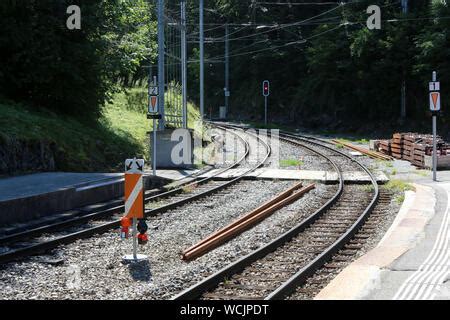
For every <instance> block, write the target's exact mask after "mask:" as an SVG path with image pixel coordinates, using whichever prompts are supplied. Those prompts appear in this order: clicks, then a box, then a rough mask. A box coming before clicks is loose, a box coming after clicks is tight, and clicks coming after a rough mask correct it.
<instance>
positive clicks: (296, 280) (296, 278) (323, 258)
mask: <svg viewBox="0 0 450 320" xmlns="http://www.w3.org/2000/svg"><path fill="white" fill-rule="evenodd" d="M282 134H283V135H285V136H290V135H289V134H287V133H282ZM297 139H300V140H302V141H307V140H306V139H304V138H297ZM321 147H324V148H327V149H330V150H333V151H335V152H337V153H339V154H341V155H343V156H344V157H346V158H348V159H350V160H351V161H354V162H355V163H356V164H357V165H358V166H359V167H360V168H362V169H363V170H364V171H365V172H366V173H367V174H368V175H369V177H370V180H371V183H372V185H373V187H374V195H373V197H372V200H371V202H370V203H369V205H368V206H367V207H366V209H365V210H364V212H363V213H362V214H361V215H360V216H359V218H358V219H357V220H356V221H355V222H354V223H353V225H352V226H350V227H349V228H348V229H347V231H346V232H345V233H344V234H343V235H342V236H341V237H339V238H338V239H337V240H336V241H335V242H333V244H331V245H330V246H329V247H328V248H326V249H325V250H324V251H323V252H322V253H321V254H319V255H318V256H317V257H316V258H314V259H313V260H312V261H311V262H309V263H308V264H307V265H306V266H304V267H303V268H302V269H300V270H299V271H298V272H297V273H296V274H294V275H293V276H292V277H291V278H289V279H288V280H287V281H286V282H285V283H283V284H282V285H281V286H279V287H278V288H277V289H276V290H274V291H273V292H272V293H271V294H270V295H268V296H267V297H266V298H265V300H275V299H282V298H284V297H285V296H287V295H288V294H289V293H291V292H292V291H293V290H294V289H295V288H296V287H297V286H299V285H300V284H302V283H304V282H305V281H306V279H307V278H308V277H309V276H311V275H312V274H313V273H314V272H315V271H316V270H317V269H319V268H320V267H322V266H323V265H324V264H325V263H326V262H327V261H328V260H329V259H331V257H332V256H333V255H334V254H335V253H337V252H338V251H339V250H340V249H342V248H343V247H344V245H345V244H346V243H347V242H348V241H349V240H350V239H351V238H353V237H354V235H355V234H356V233H357V232H358V231H359V229H361V227H362V226H363V225H364V223H365V221H366V220H367V218H368V217H369V215H370V213H371V212H372V211H373V209H374V208H375V206H376V204H377V202H378V199H379V195H380V194H379V188H378V183H377V180H376V179H375V177H374V176H373V174H372V173H371V172H370V170H369V169H368V168H366V166H364V165H363V164H362V163H360V162H359V161H358V160H356V159H353V158H352V157H351V156H349V155H347V154H346V153H344V152H341V151H338V150H334V149H332V148H330V147H328V146H324V145H321Z"/></svg>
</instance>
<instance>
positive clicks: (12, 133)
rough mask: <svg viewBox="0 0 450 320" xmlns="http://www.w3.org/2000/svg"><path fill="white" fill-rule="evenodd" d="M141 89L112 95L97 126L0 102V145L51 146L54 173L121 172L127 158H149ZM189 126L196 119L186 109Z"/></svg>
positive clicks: (194, 111)
mask: <svg viewBox="0 0 450 320" xmlns="http://www.w3.org/2000/svg"><path fill="white" fill-rule="evenodd" d="M146 105H147V96H146V89H145V88H134V89H131V90H128V91H126V92H121V93H117V94H115V95H114V96H113V99H112V102H111V103H108V104H106V105H105V106H104V107H103V110H102V116H101V117H100V119H99V121H98V122H94V121H91V122H84V121H81V120H79V119H76V118H72V117H68V116H64V115H60V114H56V113H53V112H50V111H47V110H40V111H38V110H36V109H32V108H29V107H27V106H24V105H21V104H17V103H12V102H10V101H0V144H5V145H8V144H14V143H17V142H18V141H19V142H26V143H31V144H33V143H36V144H39V143H40V142H41V141H45V142H47V143H51V144H53V145H55V146H56V147H55V149H56V150H55V152H56V153H57V154H58V159H57V161H56V162H57V170H61V171H88V172H89V171H121V170H122V169H123V161H124V159H125V158H127V157H134V156H136V157H144V158H145V159H147V158H148V154H149V152H148V149H149V146H148V145H149V143H148V141H149V140H148V136H147V134H146V132H147V131H150V130H151V123H152V121H151V120H148V119H147V117H146ZM188 114H189V123H188V124H189V126H193V124H194V121H195V120H196V119H197V118H198V117H199V113H198V111H197V109H196V108H195V107H194V106H193V105H192V104H189V105H188Z"/></svg>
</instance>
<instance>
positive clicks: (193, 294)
mask: <svg viewBox="0 0 450 320" xmlns="http://www.w3.org/2000/svg"><path fill="white" fill-rule="evenodd" d="M280 138H281V139H283V140H284V141H285V142H290V143H293V144H297V145H299V146H301V147H302V148H306V149H308V150H310V151H312V152H313V153H315V154H317V155H319V156H321V157H323V158H325V159H326V160H327V161H328V162H330V163H331V164H332V166H333V167H334V168H335V170H336V172H338V175H339V188H338V191H337V192H336V194H335V195H334V196H333V197H332V198H331V199H330V200H328V201H327V203H325V204H324V205H323V206H322V207H321V208H319V209H318V210H316V211H315V212H314V213H313V214H312V215H310V216H309V217H308V218H306V219H305V220H303V221H302V222H301V223H300V224H298V225H297V226H295V227H293V228H292V229H290V230H289V231H287V232H285V233H284V234H282V235H281V236H279V237H278V238H276V239H275V240H273V241H271V242H270V243H268V244H267V245H265V246H263V247H261V248H259V249H257V250H255V251H253V252H252V253H250V254H248V255H247V256H245V257H243V258H241V259H239V260H237V261H235V262H233V263H231V264H230V265H228V266H226V267H224V268H223V269H221V270H219V271H218V272H216V273H214V274H213V275H211V276H209V277H207V278H206V279H204V280H202V281H200V282H199V283H197V284H195V285H194V286H192V287H190V288H188V289H186V290H184V291H182V292H181V293H179V294H178V295H176V296H175V297H173V298H172V299H173V300H183V299H196V298H198V297H199V296H201V295H202V294H203V293H205V292H207V291H208V290H210V289H212V288H214V287H215V286H217V285H218V284H219V283H220V282H221V281H223V279H224V278H227V277H231V276H232V275H234V274H236V273H238V272H240V271H242V270H244V269H245V268H246V267H247V266H248V265H250V264H251V263H253V262H255V261H257V260H259V259H260V258H262V257H264V256H266V255H267V254H269V253H271V252H273V251H275V250H276V249H277V248H279V247H281V246H282V245H283V244H285V243H287V242H288V241H290V240H291V239H292V238H294V237H295V236H297V235H298V234H300V233H301V232H302V231H303V230H305V229H306V228H307V227H309V226H311V225H312V224H313V223H314V222H315V221H316V220H317V219H318V218H320V217H321V216H322V215H323V214H324V213H325V212H326V211H327V210H328V209H329V208H330V207H331V206H332V205H333V204H334V203H336V202H337V201H338V199H339V198H340V196H341V194H342V192H343V185H344V180H343V177H342V172H341V170H340V169H339V167H338V166H337V164H336V163H335V162H334V161H333V160H331V158H330V157H329V156H326V155H324V154H322V153H320V152H318V151H316V150H315V149H312V148H310V147H308V146H307V145H305V144H304V143H309V144H313V145H316V146H320V147H321V148H325V149H328V150H330V151H332V152H335V153H338V154H340V155H342V156H344V157H346V158H347V159H349V160H351V161H354V162H355V163H356V164H357V165H358V166H359V167H361V168H362V169H363V170H364V171H365V172H366V173H367V174H368V175H369V176H370V179H371V182H372V184H373V186H374V196H373V198H372V200H371V202H370V204H369V205H368V206H367V207H366V209H365V210H364V212H363V213H362V214H361V215H360V217H359V218H358V220H357V221H356V222H355V223H354V224H353V225H352V226H351V227H350V228H348V229H347V231H346V232H345V233H344V234H343V235H342V236H341V237H340V238H338V239H337V240H336V241H335V242H333V244H332V245H330V246H329V247H328V248H326V249H325V250H324V251H323V252H322V253H321V254H319V255H318V256H317V257H316V258H314V259H313V260H312V261H311V262H310V263H308V265H307V266H305V267H303V268H302V269H301V270H299V271H298V272H297V273H296V274H294V275H293V276H292V277H291V278H289V279H288V281H286V282H284V283H283V284H282V285H281V286H279V287H278V288H276V289H275V290H274V291H273V292H272V293H271V294H270V295H268V296H267V297H266V298H265V299H269V300H270V299H280V298H283V297H284V296H286V295H287V294H289V293H290V292H291V291H292V290H293V289H295V288H296V287H297V286H298V285H300V284H301V283H302V282H304V281H305V280H306V279H307V277H308V276H310V275H312V274H313V273H314V272H315V271H316V270H317V269H318V268H320V267H321V266H323V265H324V264H325V263H326V261H328V260H329V259H330V258H331V256H332V255H333V254H334V253H336V252H337V251H338V250H339V249H341V248H342V247H343V246H344V245H345V243H346V242H348V240H350V239H351V238H352V237H353V236H354V235H355V234H356V232H357V231H358V230H359V229H360V227H361V226H362V225H363V224H364V222H365V220H366V219H367V217H368V216H369V214H370V212H371V211H372V210H373V208H374V207H375V205H376V202H377V201H378V197H379V190H378V184H377V181H376V180H375V178H374V177H373V175H372V174H371V172H370V171H369V170H368V169H367V168H366V167H365V166H364V165H362V164H361V163H360V162H358V161H357V160H355V159H353V158H352V157H350V156H349V155H347V154H345V153H343V152H340V151H338V150H335V149H333V148H331V147H328V146H326V145H323V144H321V143H317V142H311V141H308V140H307V139H304V138H300V137H298V136H294V135H290V134H288V133H285V132H280ZM292 139H294V140H292ZM299 140H300V141H302V142H303V143H301V142H299Z"/></svg>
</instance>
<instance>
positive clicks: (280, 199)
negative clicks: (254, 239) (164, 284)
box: [182, 183, 315, 260]
mask: <svg viewBox="0 0 450 320" xmlns="http://www.w3.org/2000/svg"><path fill="white" fill-rule="evenodd" d="M301 187H302V183H296V184H295V185H294V186H293V187H291V188H289V189H288V190H285V191H284V192H282V193H281V194H279V195H278V196H276V197H275V198H273V199H271V200H269V201H268V202H266V203H264V204H263V205H261V206H260V207H258V208H256V209H254V210H252V211H250V212H249V213H247V214H245V215H244V216H242V217H240V218H238V219H237V220H235V221H234V222H232V223H231V224H229V225H228V226H226V227H224V228H222V229H220V230H218V231H216V232H214V233H213V234H212V235H210V236H208V237H207V238H205V239H203V240H201V241H200V242H199V243H197V244H195V245H193V246H192V247H190V248H188V249H186V250H185V251H183V253H182V259H183V260H192V259H195V258H197V257H199V256H201V255H202V254H204V253H206V252H208V251H210V250H212V249H214V248H217V247H218V246H220V245H221V244H223V243H225V242H226V241H228V240H230V239H232V238H234V237H236V236H237V235H239V234H241V233H242V232H244V231H245V230H247V229H249V228H250V227H252V226H253V225H255V224H256V223H258V222H259V221H261V220H263V219H264V218H266V217H267V216H268V215H270V214H272V213H274V212H275V211H277V210H279V209H280V208H282V207H284V206H286V205H288V204H290V203H292V202H294V201H296V200H298V199H299V198H300V197H301V196H303V195H304V194H305V193H307V192H308V191H310V190H312V189H314V187H315V185H314V184H310V185H308V186H307V187H304V188H301ZM299 188H301V189H300V190H298V189H299ZM297 190H298V191H297Z"/></svg>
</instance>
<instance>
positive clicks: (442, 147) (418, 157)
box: [375, 132, 450, 168]
mask: <svg viewBox="0 0 450 320" xmlns="http://www.w3.org/2000/svg"><path fill="white" fill-rule="evenodd" d="M375 148H376V150H378V151H379V152H382V153H384V154H387V155H390V156H393V157H394V158H396V159H403V160H407V161H409V162H411V163H412V164H413V165H415V166H417V167H419V168H426V167H429V159H428V158H429V157H431V155H432V152H433V136H432V135H429V134H420V133H413V132H406V133H394V134H393V136H392V139H389V140H379V141H377V143H376V144H375ZM437 154H438V167H439V163H440V164H441V167H442V168H444V167H450V145H449V144H448V143H446V142H445V141H444V140H443V139H442V138H441V137H439V136H438V137H437Z"/></svg>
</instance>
